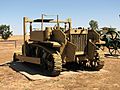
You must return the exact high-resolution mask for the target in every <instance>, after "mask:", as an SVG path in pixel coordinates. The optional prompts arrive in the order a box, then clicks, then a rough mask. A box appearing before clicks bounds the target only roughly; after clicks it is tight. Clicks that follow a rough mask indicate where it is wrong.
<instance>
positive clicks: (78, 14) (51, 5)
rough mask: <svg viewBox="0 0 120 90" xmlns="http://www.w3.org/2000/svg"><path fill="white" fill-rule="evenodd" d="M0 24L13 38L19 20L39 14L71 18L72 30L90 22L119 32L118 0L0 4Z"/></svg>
mask: <svg viewBox="0 0 120 90" xmlns="http://www.w3.org/2000/svg"><path fill="white" fill-rule="evenodd" d="M0 11H1V12H0V24H9V25H10V26H11V30H13V32H14V34H22V18H23V17H24V16H28V17H30V18H39V17H40V15H41V14H42V13H45V14H58V15H59V18H60V19H63V20H64V19H66V18H68V17H71V18H72V26H73V27H78V26H82V27H86V28H87V27H89V21H90V20H96V21H98V24H99V28H101V27H104V26H108V27H109V26H112V27H116V28H117V29H118V30H120V18H119V14H120V0H1V3H0Z"/></svg>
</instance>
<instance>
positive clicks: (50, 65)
mask: <svg viewBox="0 0 120 90" xmlns="http://www.w3.org/2000/svg"><path fill="white" fill-rule="evenodd" d="M45 65H46V66H45V67H46V69H47V71H48V73H49V75H50V76H58V75H59V74H60V72H61V69H62V60H61V57H60V56H59V55H57V54H55V53H54V54H52V55H51V54H46V58H45Z"/></svg>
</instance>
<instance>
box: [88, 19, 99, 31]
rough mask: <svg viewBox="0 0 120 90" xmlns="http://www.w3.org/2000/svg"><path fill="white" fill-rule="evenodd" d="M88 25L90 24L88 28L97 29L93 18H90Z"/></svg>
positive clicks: (96, 23)
mask: <svg viewBox="0 0 120 90" xmlns="http://www.w3.org/2000/svg"><path fill="white" fill-rule="evenodd" d="M89 25H90V28H91V29H92V30H97V29H98V22H97V21H95V20H91V21H90V22H89Z"/></svg>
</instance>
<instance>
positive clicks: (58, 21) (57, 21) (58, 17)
mask: <svg viewBox="0 0 120 90" xmlns="http://www.w3.org/2000/svg"><path fill="white" fill-rule="evenodd" d="M57 28H58V29H60V28H59V16H58V15H57Z"/></svg>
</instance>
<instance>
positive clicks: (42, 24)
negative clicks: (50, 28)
mask: <svg viewBox="0 0 120 90" xmlns="http://www.w3.org/2000/svg"><path fill="white" fill-rule="evenodd" d="M43 16H44V14H42V15H41V18H42V23H41V30H42V31H43Z"/></svg>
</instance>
